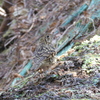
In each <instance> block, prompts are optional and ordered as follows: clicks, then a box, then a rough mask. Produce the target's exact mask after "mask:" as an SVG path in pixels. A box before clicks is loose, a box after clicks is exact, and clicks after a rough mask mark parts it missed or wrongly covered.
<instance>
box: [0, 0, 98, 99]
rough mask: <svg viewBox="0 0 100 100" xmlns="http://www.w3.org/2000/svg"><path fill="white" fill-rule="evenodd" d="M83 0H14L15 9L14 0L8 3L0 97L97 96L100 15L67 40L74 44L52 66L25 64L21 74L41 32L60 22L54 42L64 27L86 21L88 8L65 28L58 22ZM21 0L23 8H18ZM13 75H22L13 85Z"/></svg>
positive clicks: (56, 27)
mask: <svg viewBox="0 0 100 100" xmlns="http://www.w3.org/2000/svg"><path fill="white" fill-rule="evenodd" d="M22 1H23V0H22ZM88 1H89V0H88ZM90 1H91V0H90ZM84 3H85V0H83V1H82V0H73V1H72V0H68V1H67V2H66V0H62V1H61V0H52V1H48V0H34V1H32V0H29V2H28V1H25V2H24V3H23V2H21V1H19V0H18V5H17V7H18V11H16V10H15V11H13V10H12V9H16V6H12V7H11V8H10V9H9V10H10V13H12V14H11V15H10V17H11V18H13V20H12V23H11V26H10V28H9V29H8V31H7V32H6V33H5V34H4V35H3V37H4V38H5V39H7V41H5V43H4V45H5V49H4V50H3V51H2V52H1V47H0V100H100V19H96V20H95V21H94V22H92V26H91V25H90V27H89V29H88V30H87V31H86V32H85V34H83V35H82V36H81V37H80V38H79V39H77V40H74V38H73V40H72V41H70V42H73V41H74V42H75V44H74V46H73V47H72V48H71V49H70V50H68V51H67V52H65V53H64V54H62V55H60V56H59V57H58V58H59V60H58V61H57V62H56V66H55V68H53V69H52V70H49V71H48V70H47V71H43V70H38V71H36V72H32V71H31V70H28V71H27V74H26V75H25V76H21V75H20V74H19V73H20V72H21V70H22V69H23V68H24V66H25V65H26V64H27V63H28V61H29V60H30V59H33V58H32V52H34V49H35V48H36V47H37V46H39V44H38V42H36V41H37V40H38V39H39V37H41V34H42V33H46V32H47V33H53V31H52V30H55V29H58V28H59V30H60V32H59V33H58V34H55V38H54V39H53V43H55V41H54V40H58V38H59V37H62V36H64V35H63V33H66V32H65V31H66V30H67V31H68V32H69V31H70V30H72V29H73V27H74V26H75V25H76V26H77V23H79V22H80V23H82V25H83V26H84V25H86V24H87V23H88V22H89V21H90V19H86V17H89V16H91V14H92V12H91V10H88V11H89V12H90V13H88V11H85V12H84V13H82V14H80V16H78V17H77V18H75V19H74V20H72V22H70V23H69V24H68V25H67V26H66V27H65V29H63V28H61V27H60V25H61V23H62V22H63V21H64V20H65V19H66V17H68V16H69V15H71V14H72V12H73V11H76V9H77V6H79V7H81V6H82V5H83V4H84ZM23 4H24V6H25V7H26V8H27V9H26V8H25V9H22V8H23ZM51 4H52V6H51ZM31 7H32V8H31ZM20 8H21V10H20ZM33 8H34V9H33ZM65 8H66V9H65ZM98 9H99V8H98ZM32 11H33V12H32ZM32 13H34V14H33V15H32ZM30 16H31V17H30ZM52 16H53V18H52ZM82 16H84V18H83V17H82ZM32 21H33V22H32ZM74 22H75V25H74ZM44 26H46V27H44ZM94 26H95V27H94ZM69 27H70V28H69ZM79 28H80V27H78V28H76V31H77V30H78V29H79ZM94 29H95V31H93V30H94ZM92 32H94V33H93V34H92V35H91V36H88V34H91V33H92ZM42 35H43V34H42ZM69 35H70V34H69ZM84 35H86V36H87V37H84ZM65 36H66V35H65ZM69 38H70V37H69ZM63 39H66V38H62V39H61V41H60V42H59V41H58V42H57V41H56V43H58V44H61V43H62V41H63ZM67 39H68V38H67ZM0 43H1V41H0ZM68 44H70V43H68ZM0 46H1V44H0ZM51 67H52V66H51ZM15 78H20V80H19V81H18V82H16V83H15V84H14V86H11V84H12V82H13V81H14V79H15Z"/></svg>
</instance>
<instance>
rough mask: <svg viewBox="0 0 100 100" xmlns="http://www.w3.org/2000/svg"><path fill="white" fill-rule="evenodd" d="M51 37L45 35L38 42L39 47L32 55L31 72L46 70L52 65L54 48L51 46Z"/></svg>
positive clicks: (54, 53)
mask: <svg viewBox="0 0 100 100" xmlns="http://www.w3.org/2000/svg"><path fill="white" fill-rule="evenodd" d="M52 39H53V35H52V34H49V33H48V34H45V35H44V36H42V37H41V38H40V40H39V45H38V46H37V47H36V49H35V51H34V53H33V67H32V70H34V71H37V70H39V69H43V70H47V69H49V67H50V66H52V65H53V63H54V61H55V57H54V56H55V55H56V52H55V46H54V45H53V44H52Z"/></svg>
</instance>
